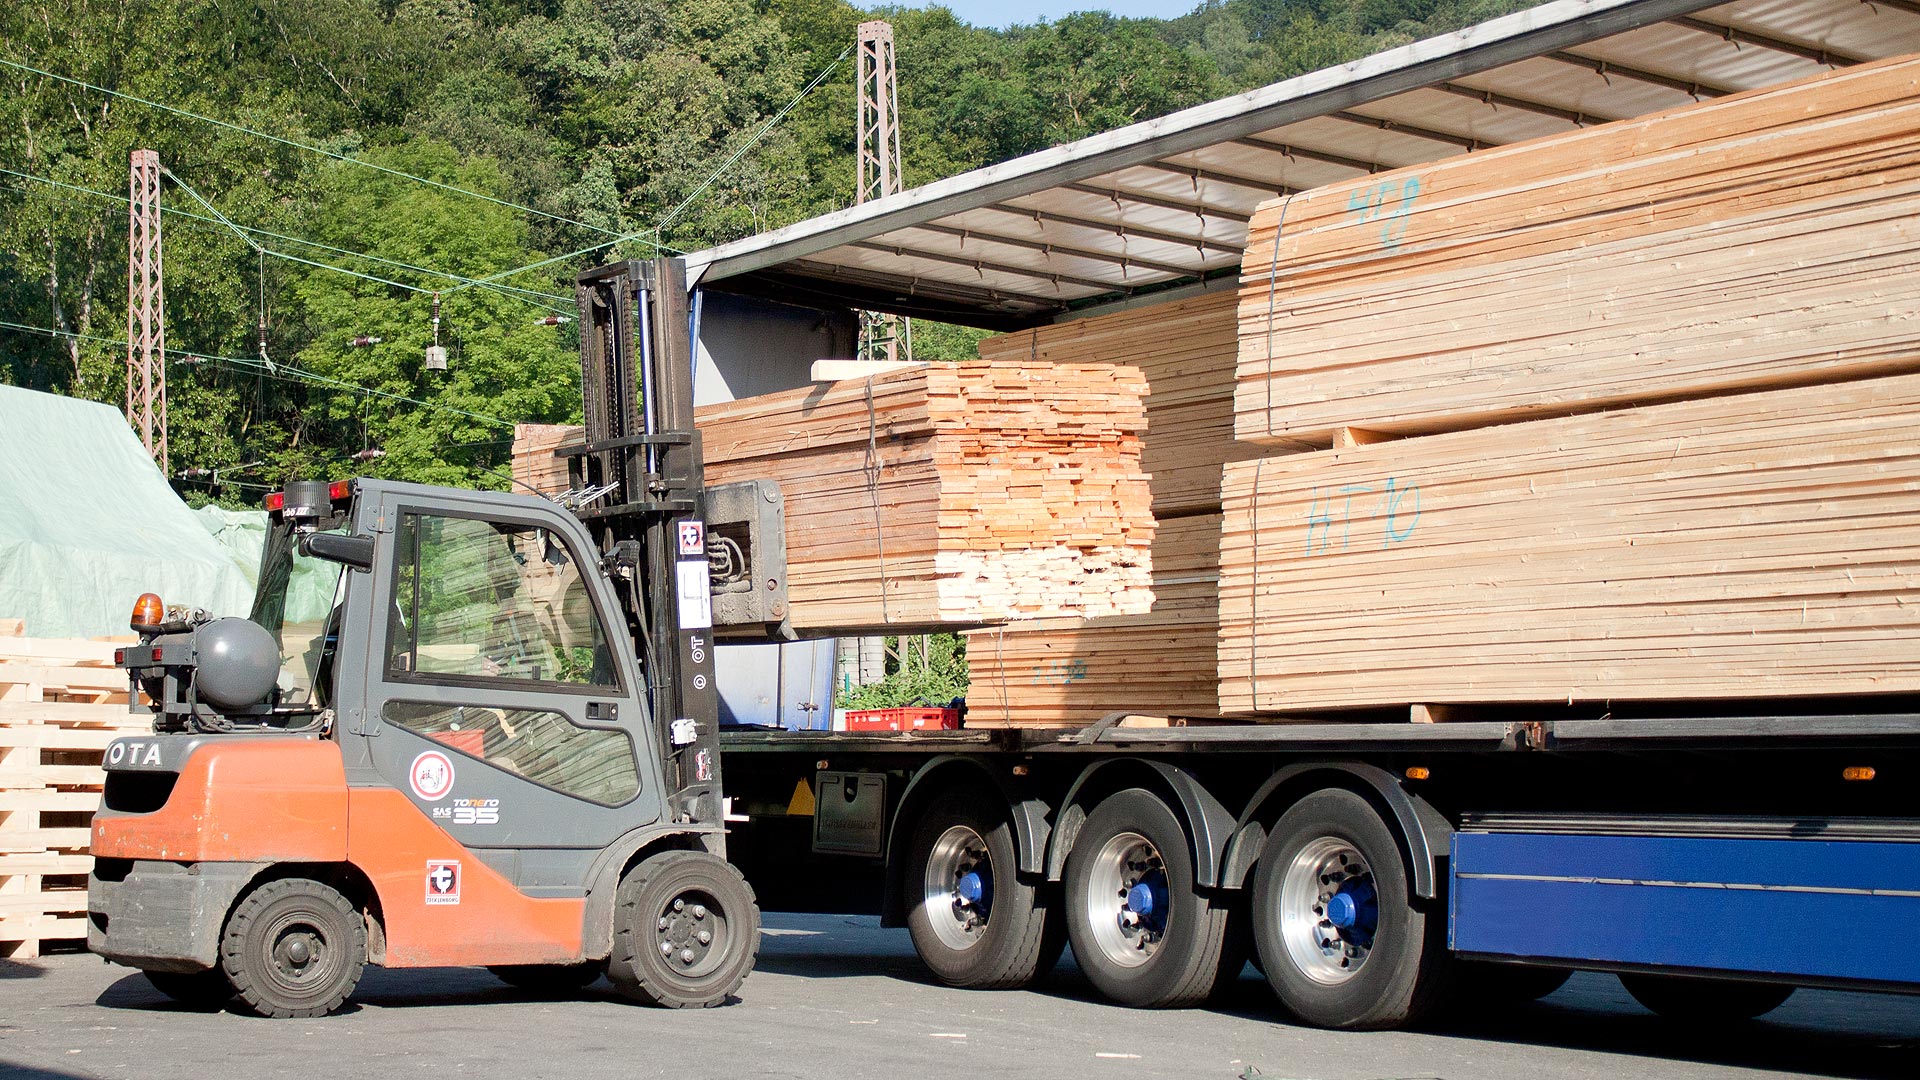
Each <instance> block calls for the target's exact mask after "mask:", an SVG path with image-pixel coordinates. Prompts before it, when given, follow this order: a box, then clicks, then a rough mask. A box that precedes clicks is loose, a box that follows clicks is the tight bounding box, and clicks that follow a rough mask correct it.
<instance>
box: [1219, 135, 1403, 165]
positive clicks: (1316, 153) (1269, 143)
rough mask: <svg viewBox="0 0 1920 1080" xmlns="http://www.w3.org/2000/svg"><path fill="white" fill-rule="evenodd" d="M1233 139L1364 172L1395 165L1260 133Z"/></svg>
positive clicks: (1300, 157)
mask: <svg viewBox="0 0 1920 1080" xmlns="http://www.w3.org/2000/svg"><path fill="white" fill-rule="evenodd" d="M1233 141H1234V142H1235V143H1238V144H1239V145H1241V146H1251V147H1253V148H1254V149H1255V150H1265V151H1267V152H1268V153H1271V154H1279V155H1280V156H1281V157H1284V158H1289V159H1293V158H1297V159H1299V160H1301V161H1318V162H1320V163H1321V164H1323V165H1336V166H1339V167H1340V168H1342V169H1357V170H1359V171H1360V172H1364V173H1377V172H1382V171H1384V170H1386V169H1391V168H1393V166H1391V165H1388V164H1386V163H1384V162H1379V161H1367V160H1365V159H1362V158H1356V157H1347V156H1346V155H1344V154H1329V153H1327V152H1326V151H1325V150H1309V149H1307V148H1306V147H1304V146H1295V145H1293V144H1292V143H1282V142H1274V141H1273V140H1271V139H1263V138H1261V137H1260V136H1258V135H1247V136H1243V137H1241V138H1238V139H1235V140H1233Z"/></svg>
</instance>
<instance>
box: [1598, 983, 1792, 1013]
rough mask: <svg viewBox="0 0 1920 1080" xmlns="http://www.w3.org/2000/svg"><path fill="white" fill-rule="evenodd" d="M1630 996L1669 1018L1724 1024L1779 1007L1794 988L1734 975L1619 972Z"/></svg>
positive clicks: (1790, 995)
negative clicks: (1701, 976) (1703, 976)
mask: <svg viewBox="0 0 1920 1080" xmlns="http://www.w3.org/2000/svg"><path fill="white" fill-rule="evenodd" d="M1620 985H1622V986H1624V987H1626V988H1627V993H1629V994H1632V995H1633V1000H1635V1001H1637V1002H1639V1003H1640V1004H1642V1005H1645V1006H1646V1007H1647V1008H1648V1009H1649V1010H1651V1011H1653V1012H1655V1013H1658V1014H1659V1015H1661V1016H1663V1017H1665V1018H1667V1019H1669V1020H1685V1021H1688V1022H1690V1023H1707V1024H1728V1023H1733V1022H1736V1021H1740V1020H1752V1019H1754V1018H1755V1017H1758V1016H1765V1015H1766V1014H1767V1013H1770V1012H1772V1011H1773V1010H1775V1009H1777V1008H1779V1007H1780V1006H1781V1005H1783V1004H1785V1003H1786V1000H1787V999H1788V998H1790V997H1792V996H1793V990H1794V988H1793V987H1791V986H1782V985H1780V984H1779V983H1763V982H1745V981H1741V980H1737V979H1691V978H1686V977H1684V976H1679V975H1629V974H1624V973H1623V974H1622V975H1621V976H1620Z"/></svg>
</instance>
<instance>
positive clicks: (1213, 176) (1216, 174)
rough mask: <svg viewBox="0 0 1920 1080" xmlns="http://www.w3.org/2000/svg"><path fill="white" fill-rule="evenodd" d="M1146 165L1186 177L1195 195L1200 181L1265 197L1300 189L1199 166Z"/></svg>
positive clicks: (1158, 163) (1173, 164)
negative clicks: (1207, 181)
mask: <svg viewBox="0 0 1920 1080" xmlns="http://www.w3.org/2000/svg"><path fill="white" fill-rule="evenodd" d="M1144 164H1145V166H1146V167H1147V168H1149V169H1157V170H1159V171H1160V172H1165V173H1172V174H1174V175H1175V176H1184V177H1187V178H1188V179H1190V180H1193V181H1194V193H1195V194H1198V193H1199V187H1200V184H1199V181H1201V180H1211V181H1213V182H1214V183H1216V184H1230V185H1232V186H1234V187H1243V188H1246V189H1248V190H1249V191H1258V192H1260V193H1261V194H1263V195H1293V194H1297V193H1298V191H1299V189H1298V188H1290V187H1288V186H1287V185H1285V184H1276V183H1274V182H1273V181H1271V180H1255V179H1253V178H1251V177H1246V176H1235V175H1233V174H1232V173H1223V172H1220V171H1218V170H1216V169H1202V168H1199V167H1198V166H1194V165H1181V164H1179V163H1177V162H1172V161H1149V162H1145V163H1144Z"/></svg>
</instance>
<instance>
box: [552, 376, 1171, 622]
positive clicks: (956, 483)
mask: <svg viewBox="0 0 1920 1080" xmlns="http://www.w3.org/2000/svg"><path fill="white" fill-rule="evenodd" d="M1146 392H1147V386H1146V383H1145V381H1144V380H1143V379H1142V378H1141V376H1140V374H1139V373H1138V372H1137V371H1133V370H1130V369H1127V368H1124V367H1119V366H1116V365H1112V364H1078V365H1047V364H1033V363H1021V362H1009V361H984V360H983V361H968V362H965V363H958V364H925V365H919V366H916V367H913V368H907V369H903V370H899V371H894V372H889V373H887V374H883V375H877V376H874V377H873V378H871V379H851V380H846V381H844V382H838V383H832V384H827V385H822V386H813V387H807V388H802V389H798V390H791V391H786V392H782V393H776V394H767V395H762V396H759V397H753V398H746V399H742V400H739V401H732V402H726V403H723V404H717V405H710V406H703V407H702V408H700V409H698V410H697V411H696V423H697V425H698V426H699V429H700V432H701V437H702V442H703V445H704V450H705V457H706V475H707V482H708V483H709V484H724V483H730V482H733V481H744V480H773V481H776V482H778V483H779V484H780V487H781V491H782V492H783V494H784V495H785V498H786V517H787V595H788V604H789V608H790V612H791V614H790V621H791V623H792V625H793V627H794V628H795V629H796V630H797V631H799V632H801V633H803V634H810V635H819V634H828V633H834V632H841V631H857V630H870V629H878V628H882V627H892V628H902V629H936V628H940V627H959V626H979V625H982V624H987V623H995V622H1002V621H1006V620H1016V619H1031V618H1059V617H1065V616H1079V617H1102V616H1109V615H1120V614H1129V613H1134V612H1141V611H1145V610H1147V608H1148V607H1149V606H1150V604H1151V603H1152V585H1151V573H1152V564H1151V558H1152V555H1151V552H1152V543H1153V516H1152V512H1151V507H1150V505H1149V492H1148V488H1147V478H1146V474H1145V472H1144V471H1143V470H1142V467H1141V463H1140V437H1141V433H1142V431H1143V430H1144V429H1145V427H1146V419H1145V410H1144V405H1143V398H1144V397H1145V395H1146ZM522 434H523V439H522V443H521V444H520V445H516V453H515V457H516V462H519V461H520V460H521V459H523V458H531V457H533V456H536V455H539V454H547V455H550V454H551V445H557V444H558V442H559V441H560V440H559V438H553V439H552V443H551V444H549V443H548V442H547V440H548V438H550V437H552V435H553V433H552V432H550V431H526V432H523V433H522ZM567 434H568V437H571V433H570V432H569V433H567ZM523 445H524V447H525V450H526V453H524V454H523V453H522V452H521V450H522V446H523ZM538 467H539V466H538V465H537V463H533V462H529V463H528V464H527V465H526V466H521V465H519V464H516V470H517V475H521V476H523V478H524V479H526V481H527V482H528V483H530V484H532V485H533V486H536V487H540V488H542V490H549V491H550V490H552V489H553V488H554V487H555V486H556V485H560V486H563V485H564V483H565V480H564V472H561V471H552V472H548V473H546V474H544V475H545V476H546V477H547V478H546V479H544V480H543V479H542V476H541V475H540V474H538V473H537V469H538ZM547 468H548V469H551V466H548V467H547Z"/></svg>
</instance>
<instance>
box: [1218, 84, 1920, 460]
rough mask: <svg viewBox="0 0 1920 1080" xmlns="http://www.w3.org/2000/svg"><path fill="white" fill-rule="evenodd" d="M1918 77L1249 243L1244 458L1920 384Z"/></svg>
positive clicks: (1763, 96) (1767, 103) (1681, 125)
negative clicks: (1913, 377)
mask: <svg viewBox="0 0 1920 1080" xmlns="http://www.w3.org/2000/svg"><path fill="white" fill-rule="evenodd" d="M1916 130H1920V58H1916V57H1907V58H1901V59H1896V60H1889V61H1882V62H1878V63H1873V64H1862V65H1859V66H1857V67H1852V68H1847V69H1843V70H1840V71H1837V72H1834V73H1832V74H1829V75H1826V76H1822V77H1819V78H1815V79H1811V80H1806V81H1803V82H1798V83H1792V84H1787V85H1783V86H1779V87H1773V88H1768V89H1764V90H1756V91H1751V92H1747V93H1742V94H1736V95H1731V96H1728V97H1725V98H1720V99H1716V100H1712V101H1708V102H1705V103H1702V104H1698V105H1692V106H1689V107H1686V108H1682V109H1677V110H1673V111H1671V112H1667V113H1662V114H1656V115H1653V116H1648V117H1645V118H1641V119H1636V120H1632V121H1622V122H1618V123H1613V124H1607V125H1603V126H1599V127H1594V128H1591V129H1586V130H1583V131H1579V132H1574V133H1571V134H1568V135H1564V136H1557V137H1553V138H1548V139H1541V140H1535V141H1532V142H1528V143H1522V144H1516V145H1513V146H1508V147H1501V148H1496V149H1491V150H1485V151H1481V152H1478V153H1474V154H1471V155H1464V156H1460V157H1455V158H1451V159H1448V160H1446V161H1443V162H1439V163H1435V164H1431V165H1423V166H1418V167H1414V168H1409V169H1402V170H1398V171H1395V172H1391V173H1383V174H1379V175H1376V176H1369V177H1364V178H1361V179H1358V180H1354V181H1351V182H1347V183H1342V184H1335V185H1330V186H1327V187H1323V188H1318V189H1315V190H1313V191H1309V192H1305V193H1302V194H1299V195H1296V196H1293V197H1292V198H1289V199H1280V200H1275V201H1273V202H1271V203H1268V204H1266V205H1264V206H1263V207H1262V208H1261V209H1260V210H1259V211H1258V212H1256V214H1255V215H1254V217H1253V221H1252V224H1251V235H1250V240H1249V246H1248V249H1247V253H1246V259H1245V264H1244V276H1243V279H1242V288H1241V305H1240V335H1239V342H1240V357H1239V372H1238V382H1237V390H1236V395H1235V409H1236V430H1237V433H1238V436H1239V437H1240V438H1241V439H1244V440H1250V441H1254V442H1259V443H1265V444H1268V445H1286V444H1288V443H1289V442H1292V441H1297V440H1301V439H1306V440H1314V441H1317V442H1318V444H1319V445H1320V446H1327V445H1330V444H1331V443H1332V441H1333V440H1334V437H1335V435H1336V434H1337V433H1338V432H1340V431H1341V429H1346V428H1351V429H1360V430H1362V431H1372V432H1386V433H1392V434H1401V435H1404V434H1418V433H1425V432H1436V431H1443V430H1459V429H1463V428H1468V427H1474V426H1479V425H1483V424H1486V423H1492V422H1505V421H1512V420H1521V419H1528V418H1538V417H1544V416H1554V415H1567V414H1570V413H1574V412H1579V411H1585V410H1592V409H1595V408H1600V407H1611V406H1615V405H1620V404H1639V403H1647V402H1652V401H1659V400H1673V399H1680V398H1686V397H1696V396H1704V395H1707V394H1711V393H1722V392H1728V391H1733V390H1741V389H1762V388H1767V387H1774V386H1787V385H1803V384H1807V383H1812V382H1817V381H1834V380H1838V379H1844V378H1860V377H1871V376H1874V375H1880V374H1889V373H1895V372H1900V371H1910V370H1914V369H1915V368H1916V367H1920V278H1916V277H1915V276H1914V275H1913V274H1912V273H1911V272H1910V267H1911V265H1912V263H1913V261H1914V259H1915V257H1916V254H1920V225H1916V221H1920V217H1916V215H1917V214H1920V140H1917V139H1915V138H1914V135H1913V133H1914V132H1915V131H1916Z"/></svg>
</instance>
